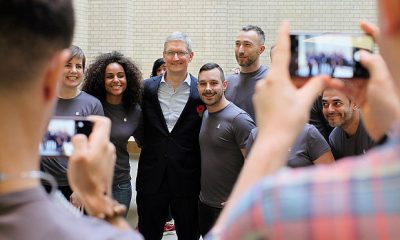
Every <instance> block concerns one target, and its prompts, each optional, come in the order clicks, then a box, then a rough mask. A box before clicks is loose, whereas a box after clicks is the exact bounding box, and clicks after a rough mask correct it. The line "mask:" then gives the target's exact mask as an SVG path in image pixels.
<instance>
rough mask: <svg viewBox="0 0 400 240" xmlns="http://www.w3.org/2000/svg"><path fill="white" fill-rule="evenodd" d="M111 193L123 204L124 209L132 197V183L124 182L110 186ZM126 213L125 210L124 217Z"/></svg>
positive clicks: (127, 207)
mask: <svg viewBox="0 0 400 240" xmlns="http://www.w3.org/2000/svg"><path fill="white" fill-rule="evenodd" d="M112 195H113V198H114V199H115V200H117V201H118V202H119V203H121V204H124V205H125V206H126V209H129V205H130V204H131V198H132V185H131V182H130V181H129V182H124V183H119V184H115V185H113V186H112ZM127 215H128V211H126V214H125V217H126V216H127Z"/></svg>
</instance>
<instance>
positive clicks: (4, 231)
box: [0, 188, 142, 240]
mask: <svg viewBox="0 0 400 240" xmlns="http://www.w3.org/2000/svg"><path fill="white" fill-rule="evenodd" d="M52 199H53V197H50V196H48V195H47V194H46V193H45V192H44V190H43V189H41V188H33V189H29V190H24V191H21V192H15V193H10V194H6V195H1V196H0V206H1V217H0V239H29V240H36V239H37V240H42V239H57V240H64V239H65V240H74V239H93V240H97V239H142V237H141V236H140V235H139V234H137V233H135V232H134V231H133V230H124V231H122V230H118V229H117V228H114V227H113V226H112V225H110V224H108V223H107V222H105V221H102V220H99V219H96V218H93V217H88V216H76V215H74V214H72V213H71V212H70V211H69V210H68V209H67V208H65V207H64V206H63V205H62V204H59V202H56V201H55V200H52Z"/></svg>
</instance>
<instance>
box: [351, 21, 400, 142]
mask: <svg viewBox="0 0 400 240" xmlns="http://www.w3.org/2000/svg"><path fill="white" fill-rule="evenodd" d="M360 26H361V28H362V29H363V30H364V32H365V33H367V34H370V35H371V36H372V37H373V38H374V39H375V41H376V42H377V43H379V38H380V32H379V29H378V28H377V27H376V26H375V25H373V24H369V23H366V22H362V23H361V25H360ZM361 64H362V65H363V66H364V67H365V68H367V69H368V71H369V73H370V78H369V79H368V80H365V79H353V80H351V81H350V82H351V84H350V85H349V86H350V87H346V88H344V89H343V90H344V91H345V92H346V93H347V94H348V95H349V96H351V98H352V100H354V101H355V102H356V104H357V105H359V106H360V108H361V111H362V119H363V123H364V126H365V128H366V130H367V132H368V133H369V135H370V136H371V137H372V139H374V140H375V141H378V140H380V139H381V138H382V137H383V136H384V134H385V133H387V131H388V130H389V128H390V127H391V125H392V123H393V122H394V120H395V119H396V118H398V116H399V109H400V106H399V105H400V104H399V102H400V101H399V100H398V96H397V94H396V92H395V86H394V82H393V79H392V77H391V75H390V72H389V70H388V67H387V66H386V63H385V61H384V60H383V58H382V57H381V56H380V55H378V54H371V53H369V52H366V51H363V52H361Z"/></svg>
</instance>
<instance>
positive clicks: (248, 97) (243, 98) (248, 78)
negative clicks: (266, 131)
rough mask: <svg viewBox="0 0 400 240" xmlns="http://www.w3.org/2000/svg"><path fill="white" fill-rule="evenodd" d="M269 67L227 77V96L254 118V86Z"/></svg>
mask: <svg viewBox="0 0 400 240" xmlns="http://www.w3.org/2000/svg"><path fill="white" fill-rule="evenodd" d="M267 72H268V68H267V67H265V66H261V67H260V68H259V69H258V70H257V71H255V72H252V73H239V74H233V75H230V76H227V77H226V80H227V81H228V87H227V89H226V90H225V97H226V99H228V100H229V101H231V102H233V103H234V104H235V105H236V106H238V107H239V108H241V109H243V110H244V111H246V112H247V113H248V114H249V115H250V116H251V118H252V119H254V120H255V119H256V117H255V112H254V107H253V101H252V99H253V94H254V88H255V86H256V83H257V81H258V80H261V79H263V78H264V77H265V75H266V74H267Z"/></svg>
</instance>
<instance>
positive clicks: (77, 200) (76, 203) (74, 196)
mask: <svg viewBox="0 0 400 240" xmlns="http://www.w3.org/2000/svg"><path fill="white" fill-rule="evenodd" d="M69 201H70V202H71V203H72V205H74V206H75V207H76V208H78V209H79V210H81V211H83V208H84V207H83V203H82V202H81V199H80V198H79V196H78V194H77V193H76V192H73V193H72V194H71V196H69Z"/></svg>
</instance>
